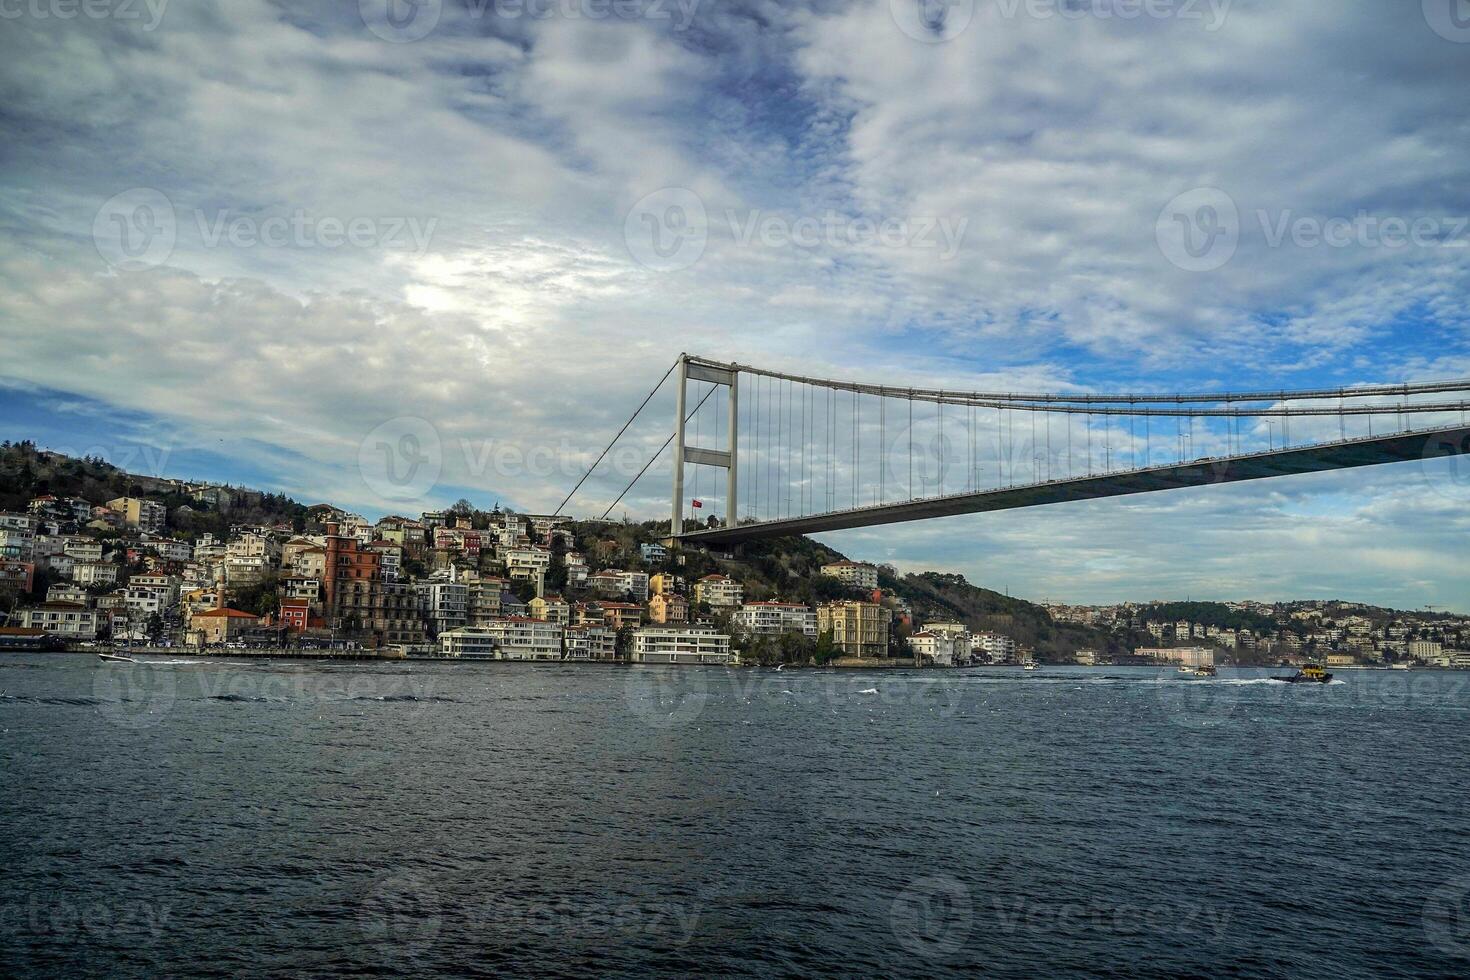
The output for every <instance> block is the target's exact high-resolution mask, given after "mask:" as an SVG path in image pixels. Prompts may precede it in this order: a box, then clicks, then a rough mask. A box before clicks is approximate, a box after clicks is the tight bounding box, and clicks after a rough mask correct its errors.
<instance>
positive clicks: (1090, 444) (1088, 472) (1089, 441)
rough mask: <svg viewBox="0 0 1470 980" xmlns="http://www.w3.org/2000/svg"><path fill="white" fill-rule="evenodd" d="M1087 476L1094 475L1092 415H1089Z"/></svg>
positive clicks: (1089, 413)
mask: <svg viewBox="0 0 1470 980" xmlns="http://www.w3.org/2000/svg"><path fill="white" fill-rule="evenodd" d="M1087 475H1088V476H1091V475H1092V413H1091V412H1088V413H1087Z"/></svg>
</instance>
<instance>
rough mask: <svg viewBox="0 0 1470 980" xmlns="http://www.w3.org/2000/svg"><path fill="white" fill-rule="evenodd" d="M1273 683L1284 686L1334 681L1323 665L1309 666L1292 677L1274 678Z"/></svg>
mask: <svg viewBox="0 0 1470 980" xmlns="http://www.w3.org/2000/svg"><path fill="white" fill-rule="evenodd" d="M1271 679H1272V680H1273V681H1280V682H1281V683H1283V684H1326V683H1327V682H1328V681H1330V680H1332V675H1331V674H1329V673H1327V669H1326V668H1325V667H1323V666H1322V665H1321V664H1307V665H1305V666H1304V667H1302V669H1301V670H1299V671H1297V672H1296V673H1295V674H1293V675H1292V676H1290V677H1273V678H1271Z"/></svg>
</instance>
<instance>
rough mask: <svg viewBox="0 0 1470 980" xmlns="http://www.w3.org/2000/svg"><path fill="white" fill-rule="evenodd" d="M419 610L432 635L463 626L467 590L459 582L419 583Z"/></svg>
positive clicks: (466, 611)
mask: <svg viewBox="0 0 1470 980" xmlns="http://www.w3.org/2000/svg"><path fill="white" fill-rule="evenodd" d="M418 592H419V608H420V609H422V610H423V612H424V616H425V618H426V619H428V621H429V630H430V631H431V632H432V633H433V634H434V635H436V636H437V635H438V634H440V633H444V632H447V631H449V630H453V629H457V628H459V627H461V626H463V625H465V623H466V621H467V619H468V609H469V589H468V588H466V587H465V586H464V585H463V584H461V583H459V582H442V581H439V582H435V581H430V582H419V583H418Z"/></svg>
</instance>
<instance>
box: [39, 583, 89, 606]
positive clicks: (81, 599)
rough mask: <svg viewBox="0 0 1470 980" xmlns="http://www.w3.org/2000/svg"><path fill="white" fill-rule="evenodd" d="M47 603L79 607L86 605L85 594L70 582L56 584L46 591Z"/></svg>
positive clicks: (84, 591) (83, 590)
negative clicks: (70, 604)
mask: <svg viewBox="0 0 1470 980" xmlns="http://www.w3.org/2000/svg"><path fill="white" fill-rule="evenodd" d="M46 601H47V602H71V603H75V604H76V605H79V606H85V605H86V604H87V592H86V590H85V589H82V588H81V587H80V586H77V585H74V584H72V583H71V582H57V583H56V584H55V585H53V586H51V588H49V589H47V590H46Z"/></svg>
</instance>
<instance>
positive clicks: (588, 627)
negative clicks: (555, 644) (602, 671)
mask: <svg viewBox="0 0 1470 980" xmlns="http://www.w3.org/2000/svg"><path fill="white" fill-rule="evenodd" d="M617 651H618V634H617V631H616V630H613V629H610V628H609V627H606V626H599V625H596V624H595V623H586V624H583V625H581V626H568V627H567V628H566V658H567V659H568V660H613V659H614V658H616V657H617Z"/></svg>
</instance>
